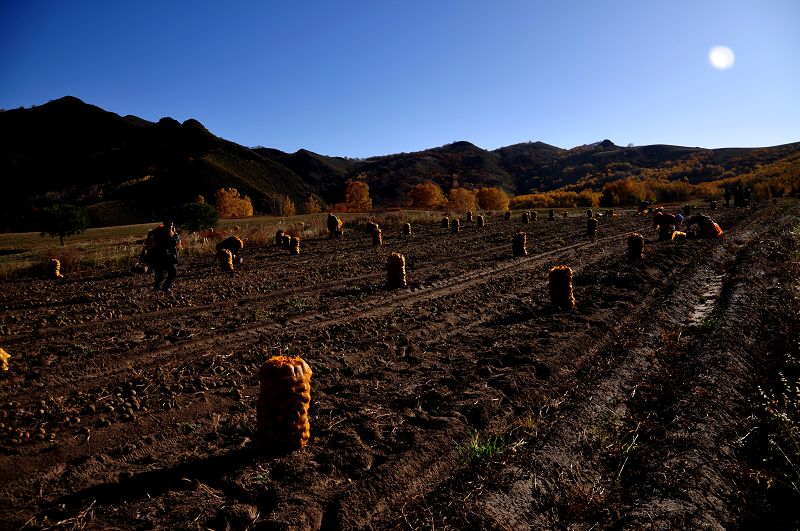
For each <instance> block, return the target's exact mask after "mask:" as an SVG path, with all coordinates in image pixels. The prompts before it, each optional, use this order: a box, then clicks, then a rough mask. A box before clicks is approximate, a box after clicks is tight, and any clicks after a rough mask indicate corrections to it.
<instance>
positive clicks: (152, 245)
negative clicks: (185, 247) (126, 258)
mask: <svg viewBox="0 0 800 531" xmlns="http://www.w3.org/2000/svg"><path fill="white" fill-rule="evenodd" d="M180 247H181V237H180V236H179V235H178V233H177V232H175V225H174V224H173V223H172V221H165V222H164V223H162V224H161V225H159V226H158V227H156V228H155V229H151V230H149V231H147V238H145V240H144V249H142V253H141V255H140V257H139V258H140V259H141V260H142V261H143V262H145V263H147V264H149V265H150V267H152V268H153V271H154V272H155V282H154V283H153V291H158V290H159V289H161V290H164V292H166V293H169V292H170V290H171V289H172V283H173V282H174V281H175V277H176V276H177V275H178V251H179V249H180ZM165 273H166V275H167V279H166V281H164V274H165ZM162 282H163V285H162Z"/></svg>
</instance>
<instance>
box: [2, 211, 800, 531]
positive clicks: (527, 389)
mask: <svg viewBox="0 0 800 531" xmlns="http://www.w3.org/2000/svg"><path fill="white" fill-rule="evenodd" d="M799 213H800V208H798V202H797V201H793V200H782V201H780V202H777V203H764V204H762V205H759V206H757V207H756V208H753V209H726V210H721V211H717V212H712V213H711V214H712V215H713V216H714V218H715V219H716V220H717V221H718V222H719V224H720V225H721V226H722V228H723V229H724V230H725V236H724V238H723V239H722V240H721V241H710V240H685V241H680V242H677V241H676V242H671V241H668V242H659V241H656V234H655V232H654V231H653V229H652V227H651V226H650V220H649V219H648V218H644V217H641V216H636V215H634V213H633V212H631V211H617V214H618V215H616V216H615V217H614V218H613V219H610V218H608V217H601V218H600V219H599V233H598V236H597V237H596V238H595V239H590V238H587V237H586V236H585V231H586V218H585V217H583V216H581V217H578V216H573V217H569V218H558V219H557V220H555V221H547V220H543V219H542V216H540V217H539V220H538V221H535V222H532V223H530V224H527V225H523V224H522V223H521V222H520V220H519V216H518V215H515V216H514V219H513V220H511V221H504V220H503V219H502V218H500V217H490V218H489V219H488V223H487V226H486V227H483V228H479V227H477V226H476V224H475V223H472V222H465V221H463V220H462V229H461V231H460V232H459V233H458V234H452V233H450V231H448V230H446V229H443V228H440V227H439V225H438V223H434V222H430V223H426V224H416V225H415V226H414V227H413V231H414V232H413V236H411V237H410V238H404V237H402V236H401V234H400V229H399V227H394V226H387V227H384V229H383V236H384V245H383V246H382V247H378V248H375V247H373V246H372V243H371V239H370V237H369V235H368V234H367V233H366V231H364V230H360V229H355V230H347V229H346V231H345V234H344V237H343V238H341V239H337V240H327V239H319V240H305V241H303V242H302V254H301V255H300V256H289V255H288V251H287V250H285V249H282V248H279V247H274V246H267V247H262V248H246V249H245V254H244V263H243V264H242V266H240V267H238V268H237V270H236V272H235V274H233V275H229V274H224V273H220V272H218V271H217V270H216V269H215V268H214V266H213V265H212V264H211V263H210V262H211V260H210V259H190V260H186V261H184V262H183V263H182V264H181V265H180V267H179V274H178V279H177V281H176V283H175V286H174V293H173V294H172V295H167V294H163V293H155V294H154V293H152V292H151V287H150V284H151V277H149V276H146V275H134V274H130V273H127V272H120V271H110V270H98V271H96V272H87V273H82V274H79V275H75V276H69V277H68V278H66V279H64V280H63V281H58V282H56V281H49V280H41V279H26V280H20V281H9V282H5V283H3V286H2V291H0V324H2V325H3V328H2V331H3V335H2V337H0V347H3V348H5V349H6V350H7V351H8V352H9V353H11V355H12V360H11V363H12V370H11V371H9V372H8V373H6V374H4V375H3V376H2V378H1V379H0V408H1V409H0V423H2V430H1V431H0V478H2V481H0V496H2V498H1V499H2V502H0V522H2V523H0V526H4V527H7V528H9V529H17V528H20V527H23V526H24V525H26V524H27V525H28V527H29V528H38V527H48V526H53V525H56V524H57V523H59V522H60V524H59V525H61V526H64V527H76V528H80V527H85V528H92V529H102V528H151V527H155V528H165V529H176V528H213V529H225V528H231V529H244V528H248V527H250V528H255V529H376V530H385V529H418V528H423V529H434V528H435V529H552V528H568V527H570V528H574V529H590V528H597V527H600V528H608V527H618V528H641V527H652V528H665V529H666V528H701V527H710V528H739V527H747V526H748V525H755V523H757V522H760V521H761V522H763V521H771V520H769V518H773V517H774V515H772V516H770V512H771V511H772V510H774V509H775V506H774V505H770V504H771V503H774V500H773V498H770V495H769V493H768V487H767V486H765V485H764V484H763V482H762V481H760V480H759V477H760V476H759V469H758V467H759V462H760V460H759V458H758V456H757V455H753V451H754V450H753V447H751V446H748V444H749V441H750V439H748V430H751V431H752V429H753V427H754V425H755V424H754V423H755V420H754V419H753V417H752V412H753V410H754V408H755V406H754V401H755V400H756V399H757V398H758V390H757V387H756V386H757V385H758V384H759V383H760V382H761V381H762V380H763V378H765V377H766V376H767V375H766V372H765V371H767V369H766V367H768V366H770V365H771V364H773V363H775V359H776V358H780V357H781V356H782V355H783V349H785V348H788V347H787V345H789V344H790V343H791V338H792V337H794V336H793V335H792V334H794V333H795V332H796V330H797V328H796V324H797V313H796V310H797V306H796V305H795V303H794V300H795V294H794V291H793V290H794V289H795V288H794V287H793V285H792V281H791V280H792V278H794V280H795V281H796V280H797V271H796V270H795V271H789V269H787V268H788V266H787V264H789V263H790V262H791V259H790V253H791V252H796V251H793V249H792V247H791V244H790V243H789V242H788V240H787V238H788V235H787V231H788V228H789V227H790V226H793V225H796V224H797V216H798V214H799ZM520 230H523V231H525V232H527V234H528V256H527V257H522V258H513V257H512V254H511V237H512V235H513V234H514V233H515V232H518V231H520ZM632 231H639V232H641V233H642V234H644V235H645V238H646V240H647V241H646V250H645V253H646V255H645V258H644V259H643V260H641V261H638V262H635V263H632V264H629V263H628V262H627V260H626V257H625V249H626V238H627V236H628V234H630V233H631V232H632ZM390 252H400V253H402V254H404V255H405V257H406V260H407V263H408V278H409V287H408V289H404V290H394V291H390V290H387V289H386V288H385V287H384V284H385V279H386V273H385V263H386V256H387V255H388V254H389V253H390ZM561 264H565V265H569V266H570V267H571V268H572V270H573V273H574V291H575V298H576V300H577V307H576V309H575V310H574V311H556V310H554V309H553V308H552V307H551V305H550V303H549V298H548V291H547V272H548V270H549V269H550V268H551V267H553V266H555V265H561ZM795 348H796V346H795ZM277 354H290V355H299V356H301V357H303V358H304V359H305V360H306V361H307V362H308V363H309V365H310V366H311V368H312V370H313V372H314V374H313V378H312V402H311V408H310V421H311V440H310V442H309V444H308V446H307V447H305V448H304V449H303V450H301V451H298V452H295V453H293V454H290V455H288V456H277V457H276V456H267V455H263V454H262V453H260V452H259V451H258V449H257V448H256V447H255V445H254V439H255V426H256V421H255V401H256V397H257V395H258V380H257V373H258V368H259V366H260V365H261V364H262V363H263V361H264V360H265V359H266V358H267V357H269V356H270V355H277ZM753 438H755V436H754V437H753ZM487 441H489V442H490V443H494V446H492V445H491V444H487ZM765 519H766V520H765Z"/></svg>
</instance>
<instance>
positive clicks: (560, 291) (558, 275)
mask: <svg viewBox="0 0 800 531" xmlns="http://www.w3.org/2000/svg"><path fill="white" fill-rule="evenodd" d="M547 289H548V291H549V292H550V303H551V304H552V305H553V306H555V307H557V308H561V309H563V310H571V309H573V308H575V297H574V296H573V294H572V269H570V268H569V266H556V267H554V268H553V269H551V270H550V273H549V274H548V275H547Z"/></svg>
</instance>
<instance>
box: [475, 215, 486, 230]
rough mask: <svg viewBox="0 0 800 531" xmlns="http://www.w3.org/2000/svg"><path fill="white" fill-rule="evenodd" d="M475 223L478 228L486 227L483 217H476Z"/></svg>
mask: <svg viewBox="0 0 800 531" xmlns="http://www.w3.org/2000/svg"><path fill="white" fill-rule="evenodd" d="M477 221H478V226H479V227H485V226H486V219H484V217H483V216H478V218H477Z"/></svg>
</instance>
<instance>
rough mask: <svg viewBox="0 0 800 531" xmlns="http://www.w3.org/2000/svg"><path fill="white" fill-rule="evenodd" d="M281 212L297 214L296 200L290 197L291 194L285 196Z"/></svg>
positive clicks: (291, 214) (289, 214) (288, 214)
mask: <svg viewBox="0 0 800 531" xmlns="http://www.w3.org/2000/svg"><path fill="white" fill-rule="evenodd" d="M281 214H282V215H284V216H294V215H295V214H297V209H296V208H295V207H294V201H292V200H291V199H289V196H287V195H285V196H283V200H282V201H281Z"/></svg>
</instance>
